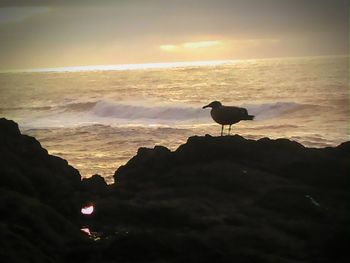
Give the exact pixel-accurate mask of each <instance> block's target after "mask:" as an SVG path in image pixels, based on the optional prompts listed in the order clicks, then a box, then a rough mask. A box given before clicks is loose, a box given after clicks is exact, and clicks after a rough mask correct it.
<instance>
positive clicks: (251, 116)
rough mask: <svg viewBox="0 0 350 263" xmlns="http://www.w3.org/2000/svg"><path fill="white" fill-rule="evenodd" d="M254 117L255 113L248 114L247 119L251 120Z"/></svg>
mask: <svg viewBox="0 0 350 263" xmlns="http://www.w3.org/2000/svg"><path fill="white" fill-rule="evenodd" d="M254 117H255V116H254V115H248V116H247V119H246V120H250V121H251V120H254Z"/></svg>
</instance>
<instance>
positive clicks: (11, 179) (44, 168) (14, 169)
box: [0, 118, 80, 217]
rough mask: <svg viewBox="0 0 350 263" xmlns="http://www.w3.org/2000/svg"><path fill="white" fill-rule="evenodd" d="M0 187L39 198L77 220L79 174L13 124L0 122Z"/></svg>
mask: <svg viewBox="0 0 350 263" xmlns="http://www.w3.org/2000/svg"><path fill="white" fill-rule="evenodd" d="M0 134H1V142H0V159H1V163H0V187H1V188H4V189H7V190H12V191H16V192H19V193H21V194H25V195H28V196H31V197H36V198H38V199H39V200H40V201H41V202H43V203H45V204H47V205H50V206H51V207H52V208H53V209H55V210H57V211H58V212H60V213H63V214H65V215H67V216H69V217H72V216H74V215H75V216H77V215H78V211H79V206H80V205H79V204H78V203H74V196H75V194H76V192H77V191H79V190H80V174H79V171H78V170H76V169H74V168H73V167H72V166H70V165H68V163H67V161H66V160H64V159H62V158H59V157H57V156H52V155H49V154H48V153H47V151H46V150H45V149H44V148H42V147H41V145H40V143H39V142H38V141H37V140H36V139H35V138H33V137H30V136H27V135H21V134H20V132H19V129H18V126H17V124H16V123H15V122H13V121H9V120H6V119H4V118H2V119H0Z"/></svg>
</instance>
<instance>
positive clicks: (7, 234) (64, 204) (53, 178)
mask: <svg viewBox="0 0 350 263" xmlns="http://www.w3.org/2000/svg"><path fill="white" fill-rule="evenodd" d="M0 160H1V162H0V210H1V218H0V230H1V238H0V247H1V252H0V257H1V261H2V262H23V263H24V262H62V261H64V258H65V257H66V255H70V254H71V249H73V248H74V244H86V243H87V241H86V238H84V236H83V235H82V233H81V231H80V229H79V228H80V227H79V226H78V225H77V224H76V223H77V221H78V219H79V218H80V214H79V212H80V207H81V204H80V201H79V198H77V195H78V194H79V191H80V187H81V182H80V174H79V172H78V171H77V170H76V169H74V168H73V167H71V166H69V165H68V163H67V161H66V160H63V159H61V158H59V157H56V156H51V155H49V154H48V153H47V151H46V150H45V149H43V148H42V147H41V145H40V143H39V142H38V141H37V140H36V139H35V138H33V137H30V136H26V135H21V133H20V131H19V129H18V125H17V124H16V123H15V122H13V121H9V120H6V119H4V118H2V119H0Z"/></svg>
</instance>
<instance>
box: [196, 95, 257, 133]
mask: <svg viewBox="0 0 350 263" xmlns="http://www.w3.org/2000/svg"><path fill="white" fill-rule="evenodd" d="M205 108H211V111H210V115H211V117H212V118H213V120H214V121H215V122H217V123H219V124H221V136H222V135H223V131H224V126H225V125H230V126H229V129H228V134H229V135H230V132H231V125H232V124H235V123H237V122H240V121H244V120H253V119H254V116H253V115H249V114H248V111H247V109H245V108H239V107H234V106H224V105H222V104H221V102H220V101H213V102H211V103H209V104H208V105H205V106H203V109H205Z"/></svg>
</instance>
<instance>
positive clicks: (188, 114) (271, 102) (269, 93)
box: [0, 56, 349, 182]
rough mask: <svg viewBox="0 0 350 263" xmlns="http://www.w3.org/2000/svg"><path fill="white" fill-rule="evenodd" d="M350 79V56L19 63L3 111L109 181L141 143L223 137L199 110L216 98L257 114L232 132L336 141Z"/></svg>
mask: <svg viewBox="0 0 350 263" xmlns="http://www.w3.org/2000/svg"><path fill="white" fill-rule="evenodd" d="M348 87H349V82H348V57H346V56H334V57H303V58H274V59H259V60H238V61H216V62H210V61H209V62H195V63H191V62H186V63H161V64H157V63H155V64H143V65H123V66H90V67H71V68H59V69H39V70H27V71H13V72H2V73H0V115H1V116H3V117H6V118H8V119H12V120H14V121H16V122H18V123H19V126H20V129H21V131H22V133H24V134H28V135H31V136H35V137H36V138H37V139H38V140H39V141H40V143H41V144H42V146H43V147H45V148H46V149H48V151H49V153H50V154H53V155H57V156H60V157H62V158H64V159H66V160H68V162H69V163H70V164H71V165H73V166H74V167H75V168H77V169H78V170H79V171H80V173H81V174H82V176H84V177H89V176H91V175H93V174H96V173H97V174H100V175H102V176H103V177H105V178H106V180H107V181H108V182H112V181H113V178H112V176H113V174H114V172H115V170H116V169H117V168H118V167H119V166H121V165H123V164H125V163H126V162H127V161H128V160H129V159H130V158H131V157H132V156H134V155H135V154H136V152H137V149H138V148H139V147H154V146H155V145H163V146H166V147H168V148H170V149H172V150H175V149H176V148H177V147H178V146H179V145H180V144H182V143H184V142H186V140H187V138H188V137H189V136H193V135H205V134H210V135H213V136H219V135H220V129H221V127H220V125H218V124H216V123H214V122H213V120H212V119H211V117H210V109H205V110H203V109H202V106H203V105H206V104H208V103H209V102H211V101H214V100H219V101H221V102H222V103H223V104H224V105H235V106H241V107H245V108H247V109H248V111H249V113H250V114H253V115H255V116H256V117H255V119H254V120H253V121H242V122H240V123H238V124H235V125H233V126H232V132H231V133H232V134H239V135H241V136H244V137H246V138H249V139H259V138H263V137H269V138H288V139H291V140H295V141H297V142H300V143H302V144H303V145H305V146H309V147H325V146H336V145H338V144H340V143H342V142H344V141H347V140H349V132H348V131H349V130H348V128H349V94H348Z"/></svg>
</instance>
